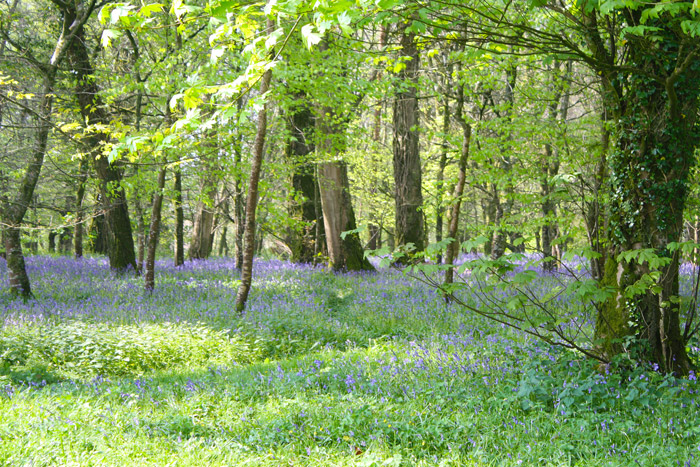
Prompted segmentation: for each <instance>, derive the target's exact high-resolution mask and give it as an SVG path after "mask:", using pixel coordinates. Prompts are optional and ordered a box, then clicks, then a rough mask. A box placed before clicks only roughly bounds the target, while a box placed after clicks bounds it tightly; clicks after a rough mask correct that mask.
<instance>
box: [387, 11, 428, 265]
mask: <svg viewBox="0 0 700 467" xmlns="http://www.w3.org/2000/svg"><path fill="white" fill-rule="evenodd" d="M406 26H407V25H406V24H404V25H403V26H402V29H403V30H402V31H401V33H400V34H401V36H400V41H401V42H400V43H401V53H402V56H403V57H402V59H403V60H405V61H404V62H403V63H405V65H406V67H405V68H404V69H403V70H401V71H400V72H399V73H398V74H397V79H398V84H397V90H396V95H395V97H394V109H393V120H394V139H393V152H394V184H395V190H396V230H395V235H396V243H397V245H406V244H408V243H412V244H413V245H414V247H415V249H416V251H423V249H424V248H425V243H424V242H425V226H424V222H423V212H422V211H421V208H422V207H423V195H422V192H421V183H422V174H421V162H420V152H419V145H418V124H419V121H418V95H417V92H418V91H417V86H418V71H419V59H420V55H419V52H418V46H417V44H416V36H415V34H413V33H408V32H406Z"/></svg>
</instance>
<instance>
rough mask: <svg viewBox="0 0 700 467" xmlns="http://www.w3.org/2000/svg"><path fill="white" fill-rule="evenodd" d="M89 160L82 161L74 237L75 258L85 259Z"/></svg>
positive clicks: (76, 200) (76, 199)
mask: <svg viewBox="0 0 700 467" xmlns="http://www.w3.org/2000/svg"><path fill="white" fill-rule="evenodd" d="M87 169H88V167H87V160H86V159H85V158H82V159H80V168H79V174H78V192H77V193H76V197H75V213H76V214H75V234H74V236H73V252H74V254H75V258H76V259H78V258H82V257H83V232H84V230H85V229H84V227H83V222H84V221H85V216H84V215H83V200H84V199H85V185H86V184H87Z"/></svg>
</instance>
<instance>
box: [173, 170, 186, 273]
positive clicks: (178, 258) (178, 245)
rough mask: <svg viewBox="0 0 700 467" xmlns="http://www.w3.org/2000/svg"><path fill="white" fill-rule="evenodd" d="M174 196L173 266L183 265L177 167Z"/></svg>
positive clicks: (179, 178) (181, 216)
mask: <svg viewBox="0 0 700 467" xmlns="http://www.w3.org/2000/svg"><path fill="white" fill-rule="evenodd" d="M174 185H175V186H174V191H175V195H174V196H173V204H174V206H175V266H176V267H177V266H182V265H183V264H185V241H184V231H185V228H184V224H185V214H184V212H183V210H182V170H181V169H180V166H179V165H178V166H177V167H175V182H174Z"/></svg>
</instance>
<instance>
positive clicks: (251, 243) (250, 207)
mask: <svg viewBox="0 0 700 467" xmlns="http://www.w3.org/2000/svg"><path fill="white" fill-rule="evenodd" d="M272 26H273V25H272V22H271V21H269V20H268V27H270V28H271V27H272ZM271 80H272V70H267V71H266V72H265V73H264V74H263V77H262V82H261V84H260V94H261V95H264V94H265V93H267V91H268V90H269V89H270V81H271ZM267 109H268V104H267V102H266V103H265V105H264V106H263V108H262V109H260V110H259V111H258V121H257V131H256V134H255V142H254V144H253V161H252V166H251V170H250V180H249V184H248V199H247V200H246V210H245V212H246V216H245V234H244V242H245V244H244V247H243V261H242V264H241V284H240V286H239V287H238V293H237V294H236V311H237V312H238V313H243V310H244V309H245V304H246V301H248V293H249V292H250V286H251V283H252V281H253V255H254V253H255V233H256V232H255V210H256V208H257V206H258V183H259V181H260V168H261V167H262V160H263V151H264V147H265V136H266V134H267Z"/></svg>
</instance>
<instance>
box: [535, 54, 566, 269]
mask: <svg viewBox="0 0 700 467" xmlns="http://www.w3.org/2000/svg"><path fill="white" fill-rule="evenodd" d="M571 66H572V64H571V62H567V63H566V65H565V74H564V76H559V72H560V63H559V62H558V61H556V62H555V64H554V67H553V69H552V70H551V71H552V72H553V76H552V79H553V84H552V88H553V90H554V98H553V99H552V101H551V103H550V105H549V106H548V114H549V115H548V118H547V121H548V123H549V125H550V127H552V128H553V129H556V128H557V127H559V126H561V127H564V126H565V125H566V120H567V118H568V115H569V89H568V88H569V85H568V80H569V79H570V78H571ZM562 80H564V81H563V82H561V81H562ZM557 81H560V82H557ZM544 149H545V155H544V160H543V161H542V169H543V172H542V178H541V180H540V188H541V193H542V217H543V219H544V225H543V226H542V253H543V255H544V257H545V258H550V260H549V261H546V262H545V263H544V264H543V265H542V269H544V270H545V271H549V272H551V271H554V270H556V269H557V268H558V265H559V260H561V255H560V254H558V252H557V251H555V250H558V249H557V248H555V245H554V241H555V240H556V239H557V237H558V236H559V227H558V225H557V221H556V217H557V203H556V202H555V200H554V199H553V187H552V185H551V184H552V179H553V178H554V177H555V176H556V175H557V174H558V173H559V166H560V160H559V159H560V158H559V150H558V149H557V146H556V145H553V144H552V142H551V141H548V142H547V143H546V144H545V147H544ZM552 258H554V259H555V260H551V259H552Z"/></svg>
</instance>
